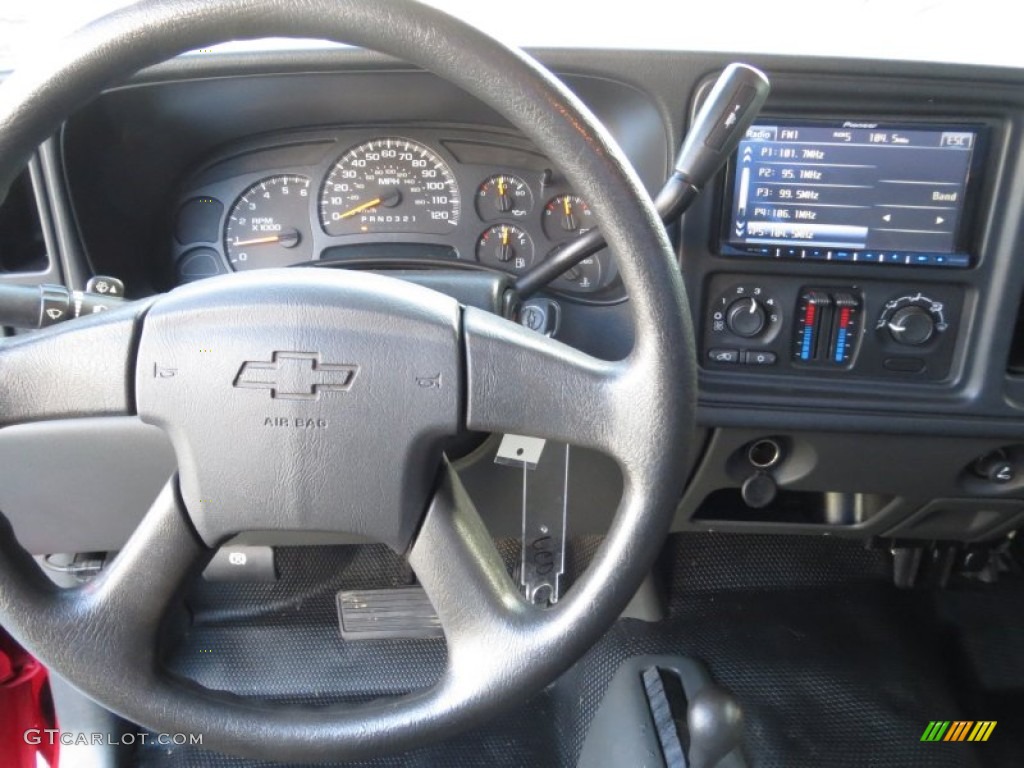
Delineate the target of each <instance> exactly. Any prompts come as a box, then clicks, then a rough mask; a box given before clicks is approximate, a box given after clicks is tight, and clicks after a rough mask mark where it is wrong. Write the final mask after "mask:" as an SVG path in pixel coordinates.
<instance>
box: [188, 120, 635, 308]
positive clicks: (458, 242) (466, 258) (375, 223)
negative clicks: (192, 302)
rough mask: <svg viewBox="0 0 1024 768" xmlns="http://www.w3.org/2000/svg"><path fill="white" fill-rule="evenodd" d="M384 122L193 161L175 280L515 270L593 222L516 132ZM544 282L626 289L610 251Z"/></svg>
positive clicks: (585, 292)
mask: <svg viewBox="0 0 1024 768" xmlns="http://www.w3.org/2000/svg"><path fill="white" fill-rule="evenodd" d="M390 128H391V126H386V125H385V126H380V127H378V128H363V129H357V130H344V131H326V132H324V131H318V132H303V133H298V134H284V135H277V136H273V137H265V138H262V139H260V140H259V141H258V142H255V143H254V142H247V143H245V144H244V145H242V146H236V147H233V148H232V149H231V150H229V152H228V153H226V154H225V156H224V157H222V158H218V159H216V160H214V161H212V162H211V163H210V164H208V165H207V166H206V167H204V168H202V169H201V170H200V171H198V172H197V173H196V174H195V175H194V176H193V177H192V178H190V179H188V180H187V181H186V182H185V184H184V186H185V187H186V189H187V192H185V193H184V195H183V196H182V197H183V199H181V200H180V202H179V203H178V205H177V216H176V221H175V225H174V242H173V243H172V259H173V261H174V264H175V272H176V275H177V278H178V280H179V281H180V282H188V281H191V280H196V279H201V278H203V277H209V276H212V275H215V274H220V273H222V272H226V271H229V270H236V271H239V270H247V269H259V268H267V267H287V266H294V265H299V264H304V263H307V262H314V261H315V262H321V263H335V264H339V265H345V264H347V265H351V264H352V263H353V262H359V263H364V262H365V261H367V260H375V261H376V262H380V261H381V260H390V261H394V262H396V263H401V264H405V265H407V266H424V265H427V264H433V265H440V266H442V267H443V266H449V265H452V262H456V263H455V264H454V266H456V267H462V268H481V269H488V270H498V271H501V272H505V273H508V274H511V275H519V274H523V273H525V272H526V271H527V270H528V269H530V268H531V267H532V266H534V265H535V264H537V263H539V262H540V261H542V260H544V259H546V258H548V257H549V256H550V255H551V254H552V253H553V252H555V251H556V250H557V249H558V248H559V247H561V246H562V245H564V244H565V243H567V242H568V241H569V240H571V239H573V238H575V237H578V236H580V235H581V234H584V233H586V232H588V231H589V230H590V229H592V228H593V227H594V222H593V218H594V217H593V214H592V213H591V211H590V207H589V206H588V205H587V202H586V200H584V199H582V198H581V197H580V196H579V195H577V194H575V193H574V192H573V190H572V189H571V188H569V187H568V186H567V184H566V182H565V181H564V179H562V177H561V176H560V174H558V173H557V171H555V170H554V169H553V167H552V166H551V164H550V163H549V162H548V161H547V160H546V158H544V157H543V156H541V155H539V154H538V153H537V152H536V151H535V150H534V149H533V148H532V147H531V146H529V145H528V144H526V143H525V142H523V141H522V140H521V139H519V140H517V138H516V137H514V136H510V135H507V134H505V135H503V134H501V133H495V132H488V131H481V130H466V129H464V128H462V129H459V128H454V127H448V128H446V127H431V128H428V127H423V126H403V127H402V130H401V131H391V132H389V129H390ZM552 288H553V290H555V291H556V292H559V293H562V294H566V295H568V296H570V297H574V298H575V299H576V300H583V301H601V300H604V301H608V300H616V299H620V298H622V296H623V294H622V291H621V284H620V283H619V281H618V280H617V272H616V269H615V262H614V260H613V259H612V258H611V256H610V255H609V254H608V252H607V251H601V252H599V253H597V254H595V255H593V256H591V257H589V258H587V259H585V260H584V261H583V262H581V263H580V264H579V265H578V266H576V267H574V268H573V269H571V270H570V271H569V272H567V273H566V274H564V275H562V276H561V277H560V278H558V279H557V280H556V281H555V283H554V284H553V285H552Z"/></svg>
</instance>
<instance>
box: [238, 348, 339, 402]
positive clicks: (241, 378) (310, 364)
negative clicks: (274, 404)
mask: <svg viewBox="0 0 1024 768" xmlns="http://www.w3.org/2000/svg"><path fill="white" fill-rule="evenodd" d="M358 372H359V366H358V365H335V364H333V363H321V362H320V355H319V353H312V352H275V353H274V354H273V355H271V357H270V362H269V363H265V362H262V361H259V360H249V361H246V362H244V363H242V367H241V368H239V369H238V375H237V376H236V377H235V386H236V387H240V388H241V389H269V390H270V396H271V397H274V398H281V399H283V400H319V399H320V394H321V393H322V392H347V391H348V390H349V389H351V388H352V382H353V381H355V378H356V374H357V373H358Z"/></svg>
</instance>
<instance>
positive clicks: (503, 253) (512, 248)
mask: <svg viewBox="0 0 1024 768" xmlns="http://www.w3.org/2000/svg"><path fill="white" fill-rule="evenodd" d="M476 257H477V259H478V260H479V261H480V263H481V264H486V265H487V266H489V267H497V268H498V269H504V270H508V271H511V272H523V271H525V270H527V269H528V268H529V267H530V266H531V265H532V264H533V238H531V237H530V235H529V234H528V233H527V232H526V231H525V230H523V229H521V228H520V227H517V226H516V225H515V224H495V225H494V226H493V227H488V228H487V229H486V230H484V233H483V234H482V235H480V239H479V240H477V243H476Z"/></svg>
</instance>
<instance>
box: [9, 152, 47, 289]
mask: <svg viewBox="0 0 1024 768" xmlns="http://www.w3.org/2000/svg"><path fill="white" fill-rule="evenodd" d="M48 266H49V261H48V258H47V254H46V243H45V241H44V239H43V226H42V222H41V221H40V219H39V209H38V208H37V206H36V197H35V191H34V189H33V187H32V177H31V175H30V174H29V171H28V169H25V171H24V172H22V174H21V175H20V176H18V178H17V179H16V180H15V182H14V183H13V184H12V185H11V189H10V192H8V194H7V198H6V199H5V200H4V201H3V203H2V204H0V274H3V273H18V272H43V271H45V270H46V268H47V267H48Z"/></svg>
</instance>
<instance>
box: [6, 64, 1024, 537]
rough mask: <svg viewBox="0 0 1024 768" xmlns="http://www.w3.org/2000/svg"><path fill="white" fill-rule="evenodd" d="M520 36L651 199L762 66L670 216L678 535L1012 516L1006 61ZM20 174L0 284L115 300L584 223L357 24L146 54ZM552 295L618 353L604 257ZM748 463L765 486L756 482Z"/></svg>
mask: <svg viewBox="0 0 1024 768" xmlns="http://www.w3.org/2000/svg"><path fill="white" fill-rule="evenodd" d="M534 54H535V55H536V56H537V57H538V58H539V59H540V60H541V61H542V62H543V63H545V64H546V65H547V66H548V67H549V68H551V69H552V70H553V71H555V72H556V73H557V74H558V75H559V76H560V77H561V78H562V79H563V80H564V81H565V82H566V83H567V84H568V85H569V86H570V88H572V89H573V90H574V91H575V92H576V93H577V94H578V95H579V97H580V98H581V99H582V100H583V101H584V102H585V103H586V104H587V106H588V107H589V108H590V109H591V110H592V111H593V112H594V113H595V114H596V115H597V117H598V118H599V119H600V120H601V121H602V123H603V124H604V125H605V126H606V128H607V129H608V130H609V132H610V133H611V134H612V135H613V136H614V138H615V139H616V140H617V141H618V143H619V144H620V145H621V146H622V147H623V149H624V151H625V152H626V154H627V155H628V156H629V158H630V160H631V162H632V163H633V165H634V168H635V169H636V171H637V174H638V176H639V178H640V180H641V181H642V183H643V184H644V186H645V187H646V188H647V190H648V192H649V193H651V194H652V195H655V194H656V193H657V192H658V190H659V189H660V188H661V186H662V184H663V183H664V181H665V179H666V178H667V176H668V173H669V171H670V169H671V167H672V161H673V156H674V154H675V152H676V149H677V148H678V146H679V143H680V141H681V139H682V137H683V135H684V134H685V131H686V127H687V125H688V124H689V122H690V120H691V119H692V116H693V115H694V114H695V111H696V110H697V109H698V108H699V105H700V103H701V101H702V99H703V98H704V96H705V94H706V93H707V91H708V89H709V87H710V84H711V82H713V78H714V76H715V75H716V74H717V72H718V71H720V70H721V69H722V68H723V67H724V66H725V65H726V64H728V63H729V62H730V61H732V60H736V59H738V60H744V61H747V62H749V63H751V64H753V65H755V66H758V67H760V68H761V69H763V70H764V71H765V72H766V73H767V74H768V75H769V78H770V79H771V81H772V95H771V97H770V99H769V101H768V104H767V105H766V108H765V110H764V112H763V114H762V116H761V117H760V118H759V119H758V121H757V122H756V123H755V125H754V126H753V127H752V128H751V130H750V131H749V132H748V135H747V137H746V138H745V140H744V141H743V142H742V143H741V145H740V149H739V151H738V152H737V153H736V155H735V156H734V158H733V159H732V161H731V163H730V165H729V166H728V167H727V168H726V169H724V170H723V172H722V173H720V174H719V176H718V177H717V178H716V180H715V181H714V182H713V183H712V184H710V185H709V186H708V187H707V188H706V189H704V190H703V191H702V194H701V195H700V196H699V197H698V198H697V201H696V202H695V204H694V205H693V206H692V207H691V208H690V209H689V210H688V211H687V212H686V214H685V215H684V216H683V217H682V218H681V219H680V220H678V221H671V222H668V231H669V234H670V236H671V237H672V239H673V242H674V243H675V245H676V248H677V253H678V258H679V268H680V271H681V274H682V277H683V279H684V281H685V284H686V287H687V291H688V294H689V299H690V305H691V308H692V312H693V320H694V328H695V332H696V340H695V343H696V347H697V348H696V353H697V355H698V357H699V362H700V367H701V370H700V376H699V391H698V392H697V393H696V397H697V400H698V421H699V425H700V427H701V434H700V441H701V444H700V446H698V447H697V448H695V453H696V454H697V456H698V458H697V460H696V463H695V465H694V466H693V467H680V472H689V473H690V478H691V479H690V483H689V487H688V490H687V491H686V493H685V495H684V497H683V498H681V499H680V501H679V506H678V511H677V516H676V520H675V525H674V527H675V529H676V530H717V531H743V532H769V531H770V532H792V533H811V534H823V533H825V534H829V535H843V536H856V537H862V538H865V539H884V540H888V541H911V542H915V541H917V542H923V541H934V540H949V541H957V542H976V541H987V540H991V539H992V538H993V537H994V536H997V535H999V534H1000V533H1001V532H1005V531H1008V530H1013V529H1015V528H1018V527H1020V526H1021V525H1022V524H1024V312H1022V310H1021V296H1022V294H1024V250H1022V247H1021V243H1024V231H1022V223H1024V144H1022V142H1021V135H1022V129H1024V87H1022V86H1024V76H1022V75H1021V73H1020V72H1018V71H1015V70H1001V69H994V68H981V67H970V66H960V65H934V64H916V63H904V62H878V61H867V60H856V59H810V58H799V57H786V56H761V55H758V56H741V55H725V54H718V53H694V52H642V51H610V50H600V51H588V50H539V51H535V52H534ZM33 181H34V184H35V188H36V190H37V196H39V197H40V199H41V200H43V202H44V208H45V212H46V216H45V217H44V219H45V226H44V234H45V235H46V239H47V242H48V250H49V252H50V253H51V254H55V256H56V258H54V259H53V260H51V262H50V265H49V267H44V268H41V269H40V268H35V267H34V268H33V270H29V271H22V272H17V271H12V272H9V273H5V274H4V275H3V276H2V277H0V279H5V280H11V281H20V282H45V281H47V280H51V281H52V280H53V279H58V280H61V281H65V282H66V283H67V284H69V286H71V287H75V288H81V284H82V283H84V276H85V275H86V274H88V273H92V272H95V273H101V274H111V275H116V276H118V277H121V278H122V279H124V281H125V284H126V286H127V289H128V295H129V296H145V295H148V294H151V293H153V292H156V291H162V290H168V289H171V288H173V287H174V286H176V285H180V284H182V283H186V282H191V281H194V280H201V279H205V278H206V277H209V276H211V275H215V274H220V273H226V272H230V271H237V270H248V269H258V268H264V267H271V266H275V267H276V266H302V265H306V266H308V265H315V266H320V267H355V268H373V269H384V268H388V267H389V266H393V267H394V268H397V269H437V268H456V269H477V270H481V269H482V270H497V271H500V272H505V273H508V274H517V273H521V271H523V270H525V269H527V268H529V266H530V265H535V264H537V263H540V262H541V261H542V260H544V259H546V258H550V256H551V254H552V253H553V252H554V251H556V249H558V248H559V247H561V246H562V245H564V243H566V242H568V241H570V240H571V239H572V238H573V237H576V236H578V235H579V234H580V233H583V232H585V231H587V230H589V229H590V228H591V227H592V226H593V222H592V220H591V217H590V213H589V208H588V207H587V201H586V200H584V199H581V198H580V197H579V196H578V195H577V194H576V193H575V190H573V189H571V188H570V187H569V186H568V185H567V184H566V183H565V181H564V179H563V178H562V176H561V174H560V172H559V169H558V168H556V167H553V166H552V164H551V163H550V162H549V161H548V160H547V159H546V158H545V157H544V156H543V155H542V154H541V153H539V152H538V151H537V149H536V148H535V147H534V146H532V145H531V144H530V142H528V141H527V140H526V139H525V138H524V137H523V136H522V135H521V134H520V133H519V132H518V131H516V130H515V129H514V127H513V126H511V125H509V124H508V123H506V122H505V121H504V120H503V119H501V118H500V117H499V116H497V115H496V114H494V113H493V112H491V111H490V110H489V109H488V108H486V107H485V106H483V105H482V104H480V103H478V102H476V101H475V100H473V99H472V98H471V97H469V96H468V95H466V94H464V93H462V92H461V91H459V90H458V89H456V88H454V87H453V86H451V85H449V84H447V83H445V82H443V81H442V80H440V79H438V78H436V77H434V76H433V75H430V74H428V73H425V72H422V71H419V70H416V69H413V68H410V67H408V66H406V65H404V64H402V63H400V62H396V61H394V60H392V59H388V58H386V57H382V56H378V55H376V54H371V53H366V52H362V51H355V50H332V51H303V52H267V53H261V54H258V55H256V54H253V55H249V54H240V55H217V56H210V57H203V56H195V57H189V58H187V59H182V60H178V61H175V62H171V63H169V64H166V65H162V66H160V67H156V68H153V69H151V70H147V71H146V72H143V73H141V74H140V75H139V76H138V77H137V78H136V79H135V81H133V82H132V83H131V84H130V85H128V86H125V87H120V88H115V89H111V90H109V91H108V92H107V93H106V94H105V95H104V96H103V97H101V98H100V99H98V100H96V101H95V102H93V103H91V104H89V105H86V106H84V107H83V108H82V109H81V110H80V111H79V112H78V113H76V114H75V115H74V116H72V118H71V119H70V120H69V121H68V122H67V124H66V125H65V128H64V130H63V131H62V133H61V134H60V135H59V136H58V137H56V138H55V139H54V140H53V141H52V142H50V143H48V145H46V146H45V147H43V148H42V149H41V151H40V155H39V158H38V161H37V165H36V167H35V171H34V175H33ZM48 270H49V271H48ZM545 297H546V298H548V299H550V300H552V301H554V302H556V303H557V304H558V305H559V306H560V323H559V327H558V331H557V337H558V338H559V339H561V340H563V341H565V342H566V343H568V344H571V345H573V346H576V347H578V348H580V349H582V350H584V351H586V352H588V353H590V354H593V355H596V356H598V357H601V358H604V359H609V360H614V359H620V358H621V357H623V356H624V355H626V354H628V352H629V350H630V349H631V347H632V340H633V327H632V324H631V323H632V320H631V317H630V313H629V304H628V302H629V297H628V296H627V295H626V294H625V292H624V289H623V287H622V284H621V281H620V280H619V279H618V276H617V271H616V266H615V258H614V255H613V254H610V253H608V252H601V253H599V254H597V255H596V256H595V257H594V258H593V259H591V260H590V261H589V262H587V263H584V264H582V265H581V266H580V268H579V269H578V270H575V271H573V272H572V273H570V274H566V275H563V276H562V277H560V278H559V279H558V280H557V281H556V282H555V283H553V284H552V285H551V286H549V290H547V291H546V293H545ZM595 418H601V414H595ZM2 448H3V446H2V441H0V453H2ZM492 467H493V456H492V455H488V454H486V452H484V453H483V454H481V455H478V456H476V457H475V458H474V459H473V461H469V462H468V463H467V464H466V465H465V466H464V467H463V470H464V471H463V479H464V481H465V482H466V484H467V487H469V488H470V491H471V492H472V491H473V490H474V489H478V490H480V491H481V492H482V493H486V494H488V497H489V498H492V499H494V503H493V504H491V505H489V507H488V509H487V510H486V513H485V514H486V517H487V522H488V525H489V526H491V528H492V531H493V532H494V533H495V535H513V536H514V535H518V527H517V526H518V521H519V511H520V510H519V502H520V500H521V489H520V488H518V485H517V482H518V480H516V482H512V481H508V482H507V483H506V481H504V480H502V479H500V478H497V477H496V476H495V475H494V473H493V472H492V471H491V468H492ZM573 467H574V470H573V471H574V477H573V480H572V487H571V488H570V499H571V501H570V504H569V516H570V524H571V526H572V529H573V531H575V532H579V533H590V532H595V533H600V532H602V531H603V530H605V528H606V526H607V524H608V520H609V519H610V513H611V509H610V508H609V507H614V503H613V501H609V500H614V499H617V498H618V496H619V493H620V491H621V481H620V479H619V475H618V472H617V469H616V468H615V466H614V464H613V463H612V462H611V461H610V460H608V459H607V458H605V457H602V456H598V455H596V454H593V455H591V454H587V453H585V452H581V456H580V458H579V459H578V460H575V459H574V463H573ZM6 482H7V480H6V479H5V480H4V483H6ZM35 485H36V486H37V487H38V486H40V485H45V483H35ZM766 485H767V486H768V490H769V491H770V498H769V499H768V502H765V503H762V502H763V501H764V499H763V498H762V497H759V496H757V494H756V493H754V492H753V491H752V490H751V489H752V488H753V487H754V486H757V487H759V488H761V489H762V490H763V489H764V488H765V486H766ZM103 503H104V504H106V505H108V506H110V505H114V506H117V504H118V502H117V500H112V499H110V498H105V499H104V501H103ZM53 506H54V507H55V508H56V507H58V506H59V504H58V503H57V501H56V500H55V501H54V503H53ZM96 506H97V507H100V506H102V505H101V504H99V503H97V505H96ZM122 506H123V505H122ZM26 515H28V512H27V513H26ZM124 515H125V516H126V517H127V518H128V519H130V518H131V515H130V514H129V513H127V512H125V513H124ZM115 529H117V526H116V525H114V524H111V526H109V527H108V529H107V530H108V533H109V531H113V530H115ZM127 529H128V530H130V526H127ZM97 530H102V526H100V527H98V528H97ZM118 530H119V529H118ZM97 535H98V534H97ZM104 535H107V534H104ZM109 536H114V534H113V533H110V534H109ZM109 536H108V538H109ZM100 543H101V542H97V541H88V542H86V541H83V542H81V544H82V548H83V549H89V548H93V549H102V548H104V547H102V546H99V544H100ZM86 545H88V546H86ZM39 546H40V548H42V544H40V545H39ZM41 551H45V550H42V549H41Z"/></svg>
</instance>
